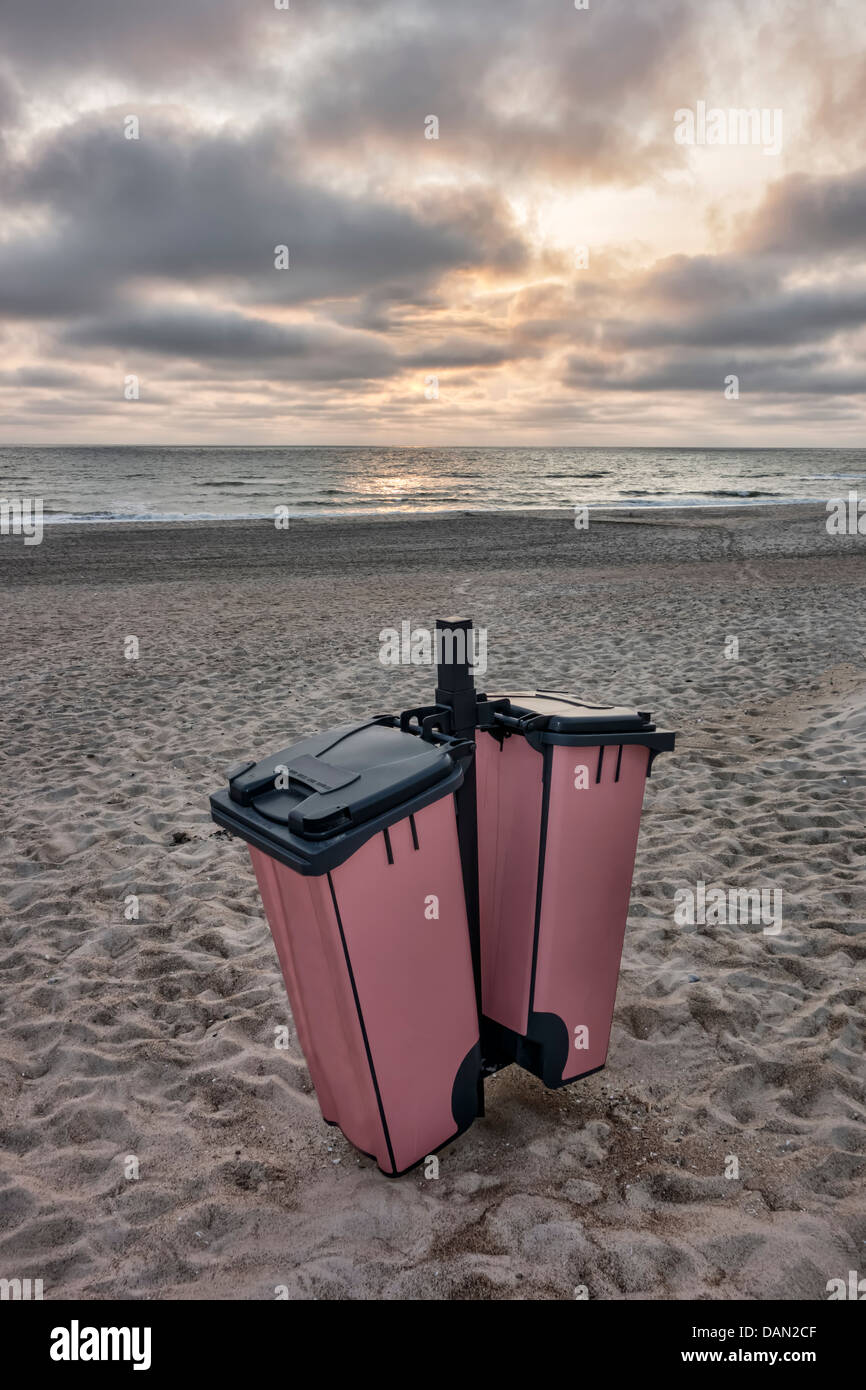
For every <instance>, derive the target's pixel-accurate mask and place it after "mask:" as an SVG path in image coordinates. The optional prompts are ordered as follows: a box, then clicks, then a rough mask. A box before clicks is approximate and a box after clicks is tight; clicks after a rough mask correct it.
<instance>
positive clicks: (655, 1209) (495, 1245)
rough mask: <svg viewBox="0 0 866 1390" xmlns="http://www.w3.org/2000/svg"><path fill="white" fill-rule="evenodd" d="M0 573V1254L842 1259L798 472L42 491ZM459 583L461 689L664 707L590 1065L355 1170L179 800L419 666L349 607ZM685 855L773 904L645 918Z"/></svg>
mask: <svg viewBox="0 0 866 1390" xmlns="http://www.w3.org/2000/svg"><path fill="white" fill-rule="evenodd" d="M0 583H2V588H3V603H2V633H0V640H2V653H3V660H2V672H0V682H2V695H3V712H4V736H3V739H2V754H0V756H2V768H3V800H4V816H3V819H4V822H5V823H6V827H7V832H8V833H4V837H3V841H2V849H0V1014H2V1031H0V1101H2V1109H0V1150H2V1153H0V1275H2V1276H4V1277H19V1278H26V1277H31V1278H42V1279H43V1280H44V1288H45V1297H46V1298H61V1297H75V1298H96V1297H108V1298H114V1299H126V1298H135V1299H157V1298H158V1299H178V1298H181V1299H201V1298H217V1299H237V1298H243V1299H271V1298H273V1297H274V1296H275V1290H277V1289H280V1288H284V1289H285V1290H287V1292H288V1295H289V1296H290V1297H291V1298H309V1297H313V1298H323V1299H346V1298H350V1299H365V1298H376V1299H379V1298H389V1299H394V1298H411V1299H446V1298H448V1299H499V1298H502V1299H510V1298H526V1299H572V1298H573V1297H574V1291H575V1289H576V1288H579V1287H581V1286H585V1288H586V1290H587V1291H588V1294H589V1296H590V1297H591V1298H594V1299H685V1298H702V1299H726V1298H735V1297H747V1298H752V1299H757V1300H760V1299H767V1298H783V1299H801V1298H802V1299H810V1300H812V1299H822V1298H825V1297H826V1284H827V1281H828V1280H829V1279H832V1278H838V1277H847V1272H848V1270H849V1269H857V1270H859V1271H860V1273H861V1275H862V1274H863V1273H866V1202H864V1177H866V1109H864V1102H866V1068H864V1028H863V1024H864V1000H866V877H864V864H866V832H864V783H866V775H864V750H866V656H864V649H866V640H864V629H863V623H864V616H863V615H864V613H866V539H864V538H858V537H850V538H842V537H829V536H828V535H827V534H826V531H825V529H824V524H823V515H822V514H821V513H820V512H819V511H817V510H815V509H813V508H799V507H787V508H778V509H774V510H756V511H751V510H743V511H740V510H725V511H722V510H717V511H714V512H697V511H695V512H688V513H677V514H673V513H665V514H659V513H653V514H650V515H648V514H642V515H634V516H633V517H632V518H631V519H629V518H625V517H622V516H620V517H618V518H615V519H610V520H602V519H595V520H593V522H592V524H591V527H590V530H589V531H588V532H585V533H584V532H577V531H575V529H574V527H573V525H572V524H571V522H570V520H569V518H568V517H567V516H564V515H561V516H556V515H539V514H530V515H511V516H493V515H486V516H472V515H456V516H451V517H428V518H420V519H415V520H411V521H409V520H400V521H388V522H384V521H383V522H375V521H364V522H341V523H335V522H318V523H313V522H310V523H293V524H292V526H291V528H290V530H289V531H288V532H280V533H278V532H275V531H274V530H273V528H272V527H269V526H268V525H267V524H265V523H232V524H225V525H210V524H202V525H191V526H187V525H173V526H160V525H151V526H137V527H136V526H125V527H81V528H75V527H68V528H67V527H63V528H53V529H47V530H46V535H45V539H44V541H43V543H42V545H40V546H33V547H26V548H25V547H24V546H23V544H22V542H21V540H20V539H18V538H15V537H8V538H3V539H2V540H0ZM460 610H462V611H465V612H467V613H468V614H470V615H471V616H473V617H474V619H475V622H476V624H477V625H479V626H486V627H487V629H488V633H489V672H488V676H487V678H486V682H485V683H486V685H487V686H488V688H491V689H492V688H495V687H497V686H498V687H500V688H501V687H503V686H507V685H509V684H518V685H520V686H524V687H525V686H526V684H528V683H535V682H537V683H538V684H540V685H543V686H547V687H548V688H551V687H552V688H557V687H558V688H562V689H571V690H573V691H575V692H578V693H581V694H584V695H586V696H589V697H595V698H596V699H598V700H617V701H625V702H627V703H634V704H636V705H638V706H640V707H641V708H647V709H651V710H652V711H653V712H654V713H655V715H656V716H657V718H658V719H659V721H660V722H662V723H663V724H664V725H665V726H666V727H670V728H675V729H677V730H679V731H680V739H679V743H678V747H677V751H676V753H675V754H673V755H670V754H666V755H664V756H663V757H661V758H660V759H659V760H658V761H657V763H656V765H655V769H654V772H653V777H652V780H651V782H650V783H649V785H648V789H647V796H646V803H645V811H644V819H643V824H642V832H641V839H640V845H639V849H638V858H637V866H636V872H635V880H634V888H633V894H632V906H631V914H630V918H629V927H628V932H627V936H626V944H625V952H624V958H623V966H622V974H621V980H620V988H619V994H618V999H617V1007H616V1015H615V1019H614V1025H613V1032H612V1037H611V1045H610V1053H609V1059H608V1065H607V1067H606V1069H605V1070H604V1071H602V1072H600V1073H598V1074H597V1075H594V1076H592V1077H590V1078H589V1079H587V1080H585V1081H582V1082H579V1083H577V1084H576V1085H574V1086H572V1087H569V1088H566V1089H564V1090H561V1091H558V1092H548V1091H545V1090H544V1088H543V1087H542V1085H541V1083H540V1082H539V1081H537V1080H535V1079H534V1078H533V1077H531V1076H529V1075H527V1074H525V1073H521V1072H519V1071H518V1070H517V1069H516V1068H513V1067H512V1068H509V1069H507V1070H505V1071H503V1072H501V1073H500V1074H498V1075H497V1076H496V1077H494V1078H493V1079H492V1080H491V1081H489V1082H488V1085H487V1099H488V1114H487V1118H485V1119H483V1120H481V1121H479V1122H477V1123H476V1124H475V1125H474V1126H473V1128H472V1129H471V1130H470V1131H469V1132H468V1133H467V1134H466V1135H465V1136H463V1137H461V1138H460V1139H459V1140H457V1141H456V1142H455V1143H453V1144H452V1145H450V1146H449V1147H448V1148H446V1149H445V1150H443V1152H442V1153H441V1155H440V1177H439V1179H438V1180H426V1179H425V1177H424V1175H423V1171H421V1170H417V1171H415V1172H413V1173H412V1174H410V1175H408V1176H407V1177H404V1178H401V1179H399V1180H395V1181H389V1180H387V1179H386V1178H384V1177H383V1176H382V1175H381V1174H380V1173H379V1172H378V1170H377V1169H376V1167H375V1165H374V1164H373V1163H372V1161H371V1160H370V1159H368V1158H364V1157H361V1156H359V1155H358V1154H357V1153H356V1152H355V1151H354V1150H353V1149H352V1147H351V1146H350V1144H349V1143H348V1142H347V1141H346V1140H345V1139H344V1138H343V1137H342V1136H341V1135H340V1133H339V1131H337V1130H334V1129H330V1128H328V1127H326V1126H325V1124H324V1123H323V1122H322V1121H321V1119H320V1117H319V1112H318V1107H317V1104H316V1100H315V1096H314V1095H313V1093H312V1091H311V1086H310V1081H309V1076H308V1073H307V1069H306V1066H305V1064H304V1060H303V1057H302V1055H301V1053H300V1050H299V1048H298V1045H297V1040H296V1038H295V1034H294V1030H293V1028H292V1027H291V1017H290V1013H289V1009H288V1004H287V1001H286V997H285V993H284V989H283V984H282V980H281V977H280V974H279V970H278V966H277V960H276V956H275V953H274V950H273V946H272V944H271V939H270V935H269V933H268V930H267V927H266V924H265V921H264V917H263V914H262V910H261V905H260V902H259V900H258V897H257V894H256V890H255V884H254V880H253V877H252V872H251V868H250V864H249V859H248V856H247V854H246V850H245V847H244V846H242V845H241V844H240V843H239V842H237V841H234V840H231V839H230V838H228V837H227V836H226V835H225V834H224V833H223V832H221V831H220V830H218V829H217V827H216V826H215V825H214V824H213V823H212V822H211V820H210V817H209V811H208V802H207V798H208V793H209V792H210V791H212V790H214V789H215V788H216V787H218V786H219V785H220V784H221V783H222V781H223V773H224V769H225V768H226V767H227V766H228V765H229V764H230V763H231V762H233V761H235V760H236V759H238V758H240V757H242V756H244V755H248V754H257V755H263V754H264V753H266V752H271V751H274V750H275V749H277V748H279V747H281V746H284V745H285V744H286V743H288V742H289V741H291V740H292V739H294V738H296V737H298V736H300V735H302V734H303V733H305V732H309V731H312V730H314V729H315V728H318V727H326V726H327V725H328V724H331V723H336V722H339V721H340V720H342V719H345V718H347V717H350V716H352V715H354V714H358V715H359V716H360V715H362V714H365V713H368V712H371V711H372V712H388V711H395V710H399V709H401V708H403V707H406V706H408V705H411V704H414V703H418V702H420V701H422V700H425V699H427V698H428V697H429V695H430V692H431V688H432V683H433V682H432V673H431V672H430V671H429V670H424V669H419V668H412V667H408V668H405V669H398V670H396V671H388V670H386V669H384V668H383V667H382V666H381V665H380V663H379V661H378V650H379V643H378V633H379V631H380V629H381V628H383V627H388V626H399V624H400V622H401V621H403V620H404V619H408V620H410V621H411V622H412V623H413V624H426V625H430V624H432V622H433V621H434V619H435V618H436V617H437V616H442V615H445V614H449V613H453V612H455V611H460ZM127 636H137V637H138V639H139V648H140V650H139V657H138V659H137V660H126V659H125V658H124V639H125V638H126V637H127ZM729 636H736V637H738V639H739V646H740V652H739V660H731V659H727V658H726V657H725V655H724V649H725V642H726V639H727V638H728V637H729ZM698 879H702V880H704V881H705V882H706V883H707V884H721V885H724V886H726V887H743V888H750V887H754V886H758V885H765V886H772V887H775V888H778V889H781V890H782V892H783V895H784V897H783V901H784V924H783V930H782V932H781V933H780V934H779V935H777V936H768V935H765V934H764V933H763V932H762V931H761V930H760V927H756V926H753V925H745V924H743V925H740V924H736V923H735V924H729V925H720V924H709V925H708V924H701V923H696V924H694V925H683V926H680V925H678V924H677V923H676V922H675V920H674V906H675V896H674V895H675V893H676V892H677V890H678V889H680V888H694V886H695V884H696V882H697V880H698ZM129 894H136V895H138V897H139V900H140V915H139V917H138V920H133V921H129V920H126V919H125V917H124V904H125V900H126V898H127V895H129ZM284 1024H289V1038H290V1047H289V1049H288V1050H278V1049H277V1048H275V1046H274V1038H275V1029H277V1028H279V1027H280V1026H281V1025H284ZM731 1155H733V1156H736V1158H737V1160H738V1163H739V1173H740V1176H739V1178H738V1179H736V1180H734V1179H727V1178H726V1177H725V1176H724V1173H725V1167H726V1162H727V1160H728V1157H729V1156H731ZM130 1159H134V1160H135V1161H136V1162H137V1171H138V1177H137V1178H134V1177H129V1176H127V1174H128V1172H131V1171H133V1170H134V1165H133V1164H132V1163H131V1162H130Z"/></svg>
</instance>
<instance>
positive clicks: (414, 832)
mask: <svg viewBox="0 0 866 1390" xmlns="http://www.w3.org/2000/svg"><path fill="white" fill-rule="evenodd" d="M409 829H410V830H411V831H412V844H413V845H414V846H415V848H416V849H420V848H421V846H420V845H419V843H418V827H417V826H416V824H415V817H414V816H410V817H409Z"/></svg>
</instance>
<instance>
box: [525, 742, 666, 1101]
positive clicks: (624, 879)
mask: <svg viewBox="0 0 866 1390" xmlns="http://www.w3.org/2000/svg"><path fill="white" fill-rule="evenodd" d="M618 754H619V747H618V745H608V746H607V747H605V749H604V757H603V762H602V775H601V780H600V781H599V782H596V780H595V779H596V772H597V768H598V757H599V749H598V748H568V747H564V746H561V747H555V748H554V750H553V765H552V769H551V782H550V806H549V813H548V825H547V849H546V853H545V863H544V886H543V893H542V903H541V923H540V929H539V942H538V959H537V966H536V979H535V996H534V999H533V1011H534V1012H536V1013H552V1014H556V1015H557V1016H558V1017H559V1018H561V1019H562V1020H563V1022H564V1023H565V1025H566V1028H567V1030H568V1036H569V1054H568V1060H567V1062H566V1064H565V1067H564V1070H563V1073H562V1079H563V1080H567V1079H568V1078H569V1077H572V1076H580V1075H581V1074H582V1073H584V1072H588V1071H592V1070H594V1069H595V1068H596V1067H601V1066H603V1065H604V1061H605V1058H606V1056H607V1046H608V1040H609V1038H610V1026H611V1020H612V1018H613V1008H614V1001H615V999H616V986H617V977H618V975H619V965H620V957H621V955H622V943H623V936H624V934H625V924H626V918H627V917H628V905H629V894H630V892H631V880H632V873H633V871H634V857H635V851H636V848H637V838H638V830H639V827H640V815H641V805H642V802H643V793H644V785H645V782H646V772H647V764H648V760H649V751H648V749H647V748H645V747H642V746H640V745H638V744H625V745H623V748H622V759H621V762H620V768H619V780H618V781H616V780H615V776H616V764H617V757H618ZM539 761H540V759H539ZM581 769H585V771H581ZM576 784H577V785H576ZM584 784H585V785H584ZM578 1030H580V1031H578ZM583 1030H585V1032H584V1031H583Z"/></svg>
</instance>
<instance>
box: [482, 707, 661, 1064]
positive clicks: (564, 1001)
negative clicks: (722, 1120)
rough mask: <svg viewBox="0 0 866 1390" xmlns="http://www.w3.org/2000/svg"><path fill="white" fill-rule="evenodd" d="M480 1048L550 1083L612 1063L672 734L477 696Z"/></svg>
mask: <svg viewBox="0 0 866 1390" xmlns="http://www.w3.org/2000/svg"><path fill="white" fill-rule="evenodd" d="M478 723H479V725H480V728H479V730H478V733H477V747H476V779H477V799H478V866H479V869H478V876H479V918H480V945H481V998H482V1006H483V1014H484V1019H483V1026H482V1047H483V1051H484V1054H485V1057H494V1058H496V1057H498V1058H499V1059H501V1060H502V1061H503V1062H506V1061H508V1060H511V1061H515V1062H517V1063H518V1064H519V1065H521V1066H523V1067H525V1068H526V1069H527V1070H529V1071H531V1072H533V1073H534V1074H535V1075H537V1076H539V1077H540V1078H541V1079H542V1081H544V1083H545V1084H546V1085H547V1086H552V1087H555V1086H564V1085H566V1084H567V1083H568V1082H570V1081H575V1080H577V1078H578V1077H581V1076H586V1075H588V1074H589V1073H590V1072H594V1071H598V1070H599V1068H601V1067H603V1066H604V1063H605V1059H606V1056H607V1048H608V1039H609V1037H610V1028H611V1020H612V1017H613V1008H614V1000H615V998H616V987H617V977H618V974H619V966H620V957H621V954H622V945H623V936H624V933H625V924H626V918H627V916H628V904H629V895H630V891H631V879H632V872H633V868H634V859H635V850H636V847H637V839H638V828H639V825H640V816H641V806H642V802H643V794H644V785H645V782H646V779H647V777H648V775H649V773H650V769H651V767H652V763H653V759H654V758H655V756H656V754H657V753H659V752H662V751H663V750H665V749H670V748H673V746H674V735H673V734H672V733H668V732H664V731H660V730H657V729H656V727H655V725H654V724H653V723H652V722H651V719H650V716H649V715H648V714H644V713H641V712H640V711H638V710H634V709H628V708H625V707H599V706H591V705H587V704H583V703H581V702H580V701H579V700H577V699H574V698H572V697H571V696H568V695H562V694H559V693H552V692H545V691H536V692H534V693H517V694H508V695H499V696H497V695H490V696H479V699H478Z"/></svg>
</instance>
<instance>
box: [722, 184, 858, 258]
mask: <svg viewBox="0 0 866 1390" xmlns="http://www.w3.org/2000/svg"><path fill="white" fill-rule="evenodd" d="M743 246H744V247H745V248H746V249H747V250H748V251H751V252H754V253H758V254H762V253H768V252H777V253H781V254H798V255H803V256H812V257H814V258H815V259H816V260H817V259H818V258H819V257H821V256H824V255H826V254H827V253H828V252H831V253H832V252H853V253H855V254H857V255H860V256H862V254H863V252H864V249H866V166H864V167H862V168H859V169H853V170H851V171H849V172H846V173H843V174H833V175H828V176H826V177H822V178H817V177H810V176H807V175H804V174H792V175H790V176H789V177H788V178H786V179H781V180H780V181H779V182H778V183H777V184H775V185H774V186H773V188H772V189H771V190H770V192H769V194H768V196H767V198H766V200H765V202H764V204H763V206H762V207H761V208H760V210H759V211H758V213H757V215H756V216H755V218H754V220H753V221H752V224H751V226H750V227H749V228H748V230H747V232H746V234H745V236H744V237H743Z"/></svg>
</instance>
